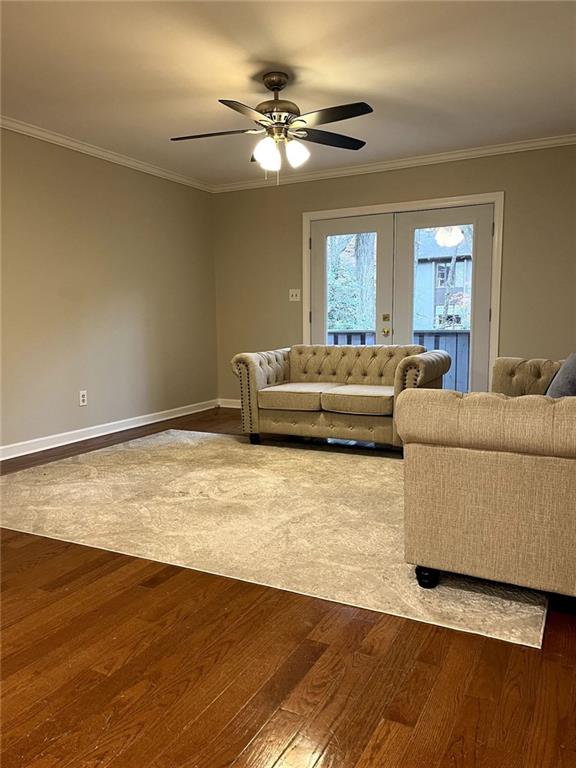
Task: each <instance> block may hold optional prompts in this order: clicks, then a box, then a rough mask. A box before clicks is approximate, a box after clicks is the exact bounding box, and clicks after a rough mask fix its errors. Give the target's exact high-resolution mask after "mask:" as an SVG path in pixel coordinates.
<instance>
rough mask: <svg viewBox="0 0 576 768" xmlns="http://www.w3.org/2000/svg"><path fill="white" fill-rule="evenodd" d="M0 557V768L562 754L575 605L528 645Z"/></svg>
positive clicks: (289, 599)
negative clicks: (536, 646)
mask: <svg viewBox="0 0 576 768" xmlns="http://www.w3.org/2000/svg"><path fill="white" fill-rule="evenodd" d="M186 419H187V422H186V423H187V424H188V426H187V427H183V426H182V424H181V422H182V420H181V419H180V420H178V422H180V423H179V425H178V428H189V429H198V430H204V431H236V430H237V413H234V412H233V413H220V414H218V413H214V414H201V415H197V416H195V417H186ZM153 426H154V427H156V426H157V425H153ZM210 427H212V430H211V429H210ZM162 428H166V426H163V427H162ZM143 429H149V430H150V431H158V430H157V429H153V428H143ZM133 431H134V430H133ZM114 437H116V436H114ZM123 439H126V437H125V436H124V437H123ZM99 440H103V439H102V438H99ZM101 444H102V443H101ZM107 444H108V443H107ZM77 447H78V446H74V447H73V448H71V449H70V450H74V452H76V449H77ZM97 447H100V445H99V446H97ZM55 450H58V451H60V455H59V456H57V457H53V456H52V457H48V458H49V459H50V460H53V458H61V457H62V456H63V455H64V454H65V449H55ZM40 458H41V457H36V460H38V459H40ZM44 458H45V459H46V457H44ZM13 461H16V460H13ZM9 469H10V470H11V471H15V469H14V466H11V467H9ZM2 555H3V556H2V590H3V604H2V608H3V610H2V623H3V642H2V688H3V705H2V719H3V744H2V766H3V768H31V767H32V766H33V767H34V768H56V766H57V767H58V768H67V767H68V768H95V767H96V766H98V768H104V767H110V768H224V766H233V768H576V616H575V614H574V612H573V603H572V602H571V601H566V602H565V603H563V602H562V601H560V600H558V601H556V602H555V603H554V605H553V607H552V609H551V611H550V616H549V620H548V625H547V629H546V634H545V638H544V647H543V649H542V650H541V651H537V650H533V649H529V648H523V647H521V646H515V645H511V644H507V643H503V642H500V641H496V640H490V639H486V638H483V637H479V636H475V635H469V634H465V633H461V632H456V631H453V630H448V629H441V628H438V627H435V626H432V625H427V624H420V623H418V622H414V621H409V620H407V619H400V618H396V617H393V616H388V615H385V614H379V613H375V612H371V611H364V610H361V609H357V608H353V607H350V606H345V605H338V604H334V603H329V602H326V601H323V600H318V599H316V598H311V597H305V596H302V595H296V594H292V593H289V592H282V591H279V590H274V589H270V588H267V587H262V586H258V585H254V584H248V583H243V582H240V581H236V580H234V579H226V578H222V577H219V576H212V575H209V574H205V573H202V572H199V571H192V570H187V569H183V568H178V567H176V566H170V565H164V564H162V563H155V562H150V561H146V560H141V559H137V558H133V557H129V556H125V555H119V554H114V553H110V552H105V551H102V550H97V549H92V548H89V547H83V546H79V545H76V544H70V543H66V542H61V541H56V540H51V539H45V538H41V537H38V536H31V535H28V534H22V533H16V532H13V531H9V530H3V531H2Z"/></svg>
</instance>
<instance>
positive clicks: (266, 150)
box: [254, 136, 282, 171]
mask: <svg viewBox="0 0 576 768" xmlns="http://www.w3.org/2000/svg"><path fill="white" fill-rule="evenodd" d="M254 158H255V160H256V161H257V162H258V163H260V166H261V167H262V168H264V170H265V171H279V170H280V168H281V166H282V156H281V154H280V150H279V149H278V147H277V145H276V142H275V141H274V139H273V138H272V137H271V136H266V138H265V139H261V141H259V142H258V144H256V147H255V149H254Z"/></svg>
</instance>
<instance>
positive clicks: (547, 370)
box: [492, 357, 562, 397]
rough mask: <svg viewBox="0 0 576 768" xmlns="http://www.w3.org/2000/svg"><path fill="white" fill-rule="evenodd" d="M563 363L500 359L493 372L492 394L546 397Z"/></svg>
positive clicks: (511, 358)
mask: <svg viewBox="0 0 576 768" xmlns="http://www.w3.org/2000/svg"><path fill="white" fill-rule="evenodd" d="M561 365H562V362H561V361H560V362H556V361H555V360H544V359H540V358H538V359H534V360H526V359H524V358H522V357H498V358H497V359H496V362H495V364H494V370H493V371H492V392H498V393H499V394H501V395H508V396H509V397H520V396H521V395H544V394H545V393H546V390H547V389H548V387H549V386H550V383H551V381H552V379H553V378H554V377H555V376H556V374H557V373H558V370H559V369H560V366H561Z"/></svg>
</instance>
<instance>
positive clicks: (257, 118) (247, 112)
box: [218, 99, 272, 125]
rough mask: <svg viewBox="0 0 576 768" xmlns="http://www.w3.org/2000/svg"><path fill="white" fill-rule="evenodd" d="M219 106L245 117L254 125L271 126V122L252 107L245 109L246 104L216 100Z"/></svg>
mask: <svg viewBox="0 0 576 768" xmlns="http://www.w3.org/2000/svg"><path fill="white" fill-rule="evenodd" d="M218 101H219V102H220V104H224V106H225V107H230V109H233V110H235V111H236V112H240V114H241V115H244V117H247V118H248V119H249V120H254V122H255V123H262V125H272V120H270V118H269V117H266V115H265V114H263V113H262V112H258V110H256V109H252V107H247V106H246V104H241V103H240V102H239V101H230V100H229V99H218Z"/></svg>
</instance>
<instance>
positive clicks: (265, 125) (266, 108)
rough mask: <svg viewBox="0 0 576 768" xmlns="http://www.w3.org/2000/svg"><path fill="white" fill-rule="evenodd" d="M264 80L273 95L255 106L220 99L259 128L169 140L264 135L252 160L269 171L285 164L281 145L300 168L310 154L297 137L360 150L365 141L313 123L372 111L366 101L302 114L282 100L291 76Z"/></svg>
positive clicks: (267, 76)
mask: <svg viewBox="0 0 576 768" xmlns="http://www.w3.org/2000/svg"><path fill="white" fill-rule="evenodd" d="M262 80H263V81H264V85H265V86H266V88H268V90H269V91H272V92H273V94H274V98H272V99H267V100H266V101H262V102H261V103H260V104H257V105H256V107H255V108H254V109H253V108H252V107H248V106H246V104H241V103H240V102H239V101H230V100H228V99H219V101H220V104H224V105H225V106H226V107H230V109H233V110H235V111H236V112H239V113H240V114H241V115H244V117H247V118H248V119H249V120H253V121H254V123H256V125H257V128H249V129H248V130H239V131H218V132H216V133H199V134H196V135H194V136H175V137H174V138H172V139H170V141H188V140H189V139H207V138H210V137H212V136H232V135H234V134H240V133H245V134H251V135H262V136H263V138H262V139H261V140H260V141H259V142H258V144H257V145H256V148H255V149H254V154H253V155H252V158H251V159H252V160H253V161H256V162H258V163H259V164H260V166H261V167H262V168H263V169H264V170H266V171H279V170H280V168H281V166H282V155H281V152H280V147H281V146H283V147H284V150H285V153H286V159H287V160H288V163H289V164H290V165H291V166H292V168H298V167H299V166H300V165H302V164H303V163H305V162H306V160H308V158H309V157H310V152H309V151H308V149H307V148H306V147H305V146H304V144H302V143H301V142H300V141H298V139H302V141H308V142H312V143H313V144H326V145H327V146H329V147H339V148H341V149H361V148H362V147H363V146H364V144H365V143H366V142H365V141H361V140H360V139H354V138H352V137H351V136H344V135H343V134H341V133H332V132H331V131H319V130H317V129H316V128H315V127H314V126H316V125H323V124H324V123H335V122H337V121H338V120H348V119H349V118H351V117H359V116H360V115H367V114H369V113H370V112H372V107H371V106H370V105H369V104H366V103H365V102H364V101H358V102H356V103H354V104H342V105H340V106H338V107H327V108H326V109H319V110H316V111H315V112H306V113H305V114H303V115H302V114H300V109H299V108H298V106H297V105H296V104H294V102H293V101H288V100H286V99H281V98H280V97H279V95H278V94H279V92H280V91H281V90H282V89H283V88H284V87H285V86H286V84H287V83H288V81H289V77H288V75H287V74H286V73H285V72H268V73H266V74H265V75H264V76H263V78H262Z"/></svg>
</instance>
